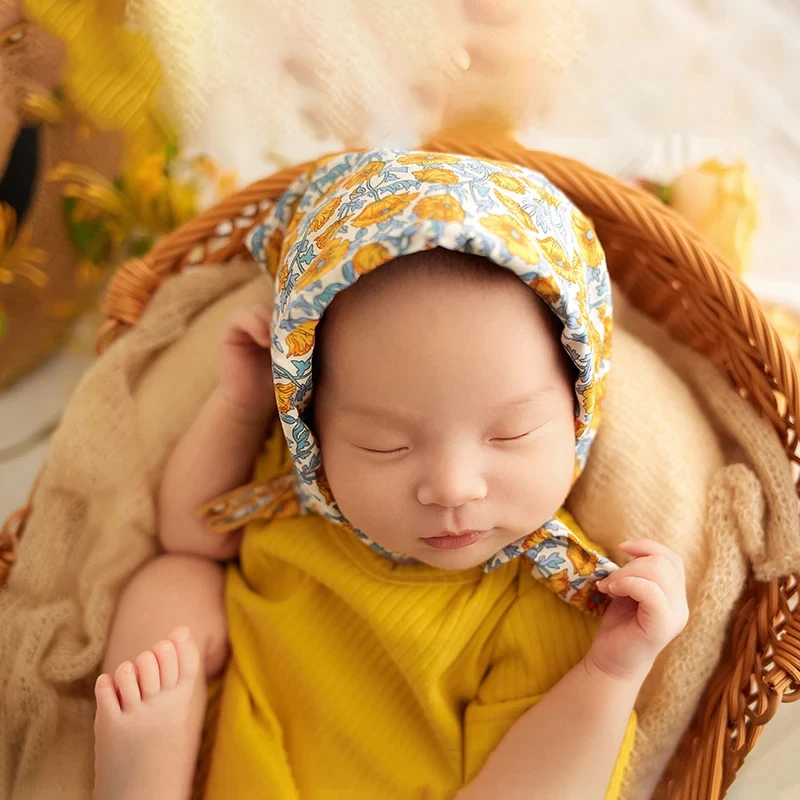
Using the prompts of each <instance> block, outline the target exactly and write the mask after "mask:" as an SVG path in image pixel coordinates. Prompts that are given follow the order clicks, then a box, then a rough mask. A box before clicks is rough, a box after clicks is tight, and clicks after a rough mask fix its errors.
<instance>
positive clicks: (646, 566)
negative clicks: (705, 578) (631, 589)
mask: <svg viewBox="0 0 800 800" xmlns="http://www.w3.org/2000/svg"><path fill="white" fill-rule="evenodd" d="M627 577H635V578H644V579H645V580H647V581H652V582H653V583H655V584H656V585H657V586H658V587H659V588H660V589H661V591H662V592H663V593H664V595H665V596H666V598H667V600H668V601H669V603H670V605H671V606H672V609H673V610H674V611H678V610H679V609H680V608H681V607H682V606H683V605H685V603H686V579H685V578H684V574H683V570H682V569H681V570H679V569H678V568H677V567H676V566H675V564H674V563H673V562H672V561H671V560H670V559H669V558H667V557H666V556H665V555H662V554H660V553H657V554H654V555H646V556H640V557H639V558H635V559H634V560H633V561H630V562H628V563H627V564H625V566H624V567H621V568H620V569H619V570H617V571H616V572H612V573H611V575H610V576H609V577H608V578H606V579H605V580H603V581H601V582H600V585H599V588H600V589H601V590H603V589H605V587H606V586H608V585H610V584H611V583H613V582H614V581H616V580H619V579H620V578H627Z"/></svg>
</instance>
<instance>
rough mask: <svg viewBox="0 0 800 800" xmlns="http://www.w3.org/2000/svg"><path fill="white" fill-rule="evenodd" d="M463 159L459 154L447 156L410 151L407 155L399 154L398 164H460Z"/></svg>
mask: <svg viewBox="0 0 800 800" xmlns="http://www.w3.org/2000/svg"><path fill="white" fill-rule="evenodd" d="M459 161H461V159H460V158H458V157H457V156H447V155H442V154H439V153H409V154H408V155H405V156H399V157H398V159H397V163H398V164H418V165H420V166H425V165H426V164H458V162H459Z"/></svg>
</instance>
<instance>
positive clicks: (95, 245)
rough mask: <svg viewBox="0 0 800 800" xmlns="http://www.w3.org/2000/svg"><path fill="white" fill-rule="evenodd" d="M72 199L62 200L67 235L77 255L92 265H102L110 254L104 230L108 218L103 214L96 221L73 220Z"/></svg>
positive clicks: (74, 202)
mask: <svg viewBox="0 0 800 800" xmlns="http://www.w3.org/2000/svg"><path fill="white" fill-rule="evenodd" d="M76 203H77V201H76V199H75V198H74V197H67V198H65V199H64V222H65V224H66V227H67V234H68V235H69V238H70V241H71V242H72V244H73V246H74V247H75V249H76V250H77V251H78V255H80V256H81V257H83V258H87V259H89V260H90V261H91V262H92V263H93V264H102V263H104V262H105V261H107V260H108V258H109V255H110V253H111V236H110V234H109V233H108V231H107V230H106V225H107V224H108V217H107V216H106V215H105V214H103V215H101V216H99V217H97V218H96V219H83V220H76V219H75V205H76Z"/></svg>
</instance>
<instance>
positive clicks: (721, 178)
mask: <svg viewBox="0 0 800 800" xmlns="http://www.w3.org/2000/svg"><path fill="white" fill-rule="evenodd" d="M667 201H668V203H669V205H670V206H672V208H674V209H675V210H676V211H677V212H678V213H679V214H680V215H681V216H682V217H684V218H685V219H686V220H687V221H688V222H689V223H690V224H691V225H692V227H694V228H695V230H696V231H697V232H698V233H699V234H700V235H701V236H703V237H704V238H705V239H706V240H707V241H708V242H709V243H710V244H712V245H713V246H714V247H715V248H716V249H717V250H718V251H719V253H720V255H721V256H723V257H724V258H725V259H726V260H727V261H728V262H729V263H730V264H731V266H733V268H734V269H735V270H736V271H737V272H738V273H739V274H740V275H741V274H744V273H745V272H746V271H747V269H748V267H749V266H750V256H751V249H752V240H753V234H754V233H755V231H756V228H757V227H758V191H757V189H756V185H755V181H754V180H753V177H752V175H751V173H750V171H749V170H748V168H747V166H746V165H745V164H744V163H743V162H741V161H739V162H737V163H735V164H733V165H731V166H726V165H724V164H722V162H720V161H718V160H717V159H711V160H709V161H706V162H705V163H704V164H701V165H700V166H699V167H697V168H696V169H692V170H688V171H687V172H684V173H683V174H682V175H679V176H678V177H677V178H676V179H675V180H674V181H673V182H672V184H671V185H670V186H668V187H667Z"/></svg>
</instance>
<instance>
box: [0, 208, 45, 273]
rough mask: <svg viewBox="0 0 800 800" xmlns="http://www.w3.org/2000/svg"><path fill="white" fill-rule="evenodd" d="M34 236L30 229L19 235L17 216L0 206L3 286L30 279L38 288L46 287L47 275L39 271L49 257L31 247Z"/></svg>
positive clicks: (11, 209)
mask: <svg viewBox="0 0 800 800" xmlns="http://www.w3.org/2000/svg"><path fill="white" fill-rule="evenodd" d="M31 235H32V232H31V229H30V228H29V227H27V228H24V229H23V230H22V231H20V232H19V233H17V212H16V211H15V210H14V208H13V207H12V206H9V205H6V204H5V203H0V284H11V283H14V281H15V280H16V279H17V278H27V280H29V281H30V282H31V283H32V284H33V285H34V286H36V287H38V288H42V287H44V286H46V285H47V282H48V278H47V275H45V273H44V272H42V270H41V269H39V266H40V265H42V264H45V263H46V262H47V253H46V252H45V251H44V250H40V249H39V248H38V247H32V246H31V244H30V240H31Z"/></svg>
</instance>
